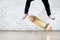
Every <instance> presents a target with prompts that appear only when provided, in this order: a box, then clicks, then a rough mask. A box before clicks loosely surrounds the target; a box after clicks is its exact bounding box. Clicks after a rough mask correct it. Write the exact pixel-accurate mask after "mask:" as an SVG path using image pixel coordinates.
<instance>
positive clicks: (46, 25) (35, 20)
mask: <svg viewBox="0 0 60 40" xmlns="http://www.w3.org/2000/svg"><path fill="white" fill-rule="evenodd" d="M28 18H29V20H30V21H31V22H33V23H34V24H35V25H37V26H39V27H41V28H43V29H44V30H48V31H51V30H52V27H51V26H50V25H49V23H46V22H44V21H42V20H41V19H39V18H37V17H36V16H33V15H30V16H29V17H28Z"/></svg>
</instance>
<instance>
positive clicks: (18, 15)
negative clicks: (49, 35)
mask: <svg viewBox="0 0 60 40" xmlns="http://www.w3.org/2000/svg"><path fill="white" fill-rule="evenodd" d="M25 3H26V0H0V30H1V29H3V30H17V29H18V30H42V29H41V28H40V27H38V26H36V25H35V24H33V23H32V22H30V21H29V20H28V18H26V19H25V20H22V17H23V15H24V7H25ZM49 3H50V7H51V12H52V15H53V16H54V17H55V18H56V20H54V21H52V20H51V19H49V18H48V17H47V15H46V11H45V9H44V5H43V3H42V2H41V0H39V1H38V0H35V1H33V2H32V3H31V7H30V11H29V15H35V16H37V17H39V18H40V19H42V20H44V21H46V22H48V23H50V25H52V28H53V30H60V0H49ZM43 14H44V15H43Z"/></svg>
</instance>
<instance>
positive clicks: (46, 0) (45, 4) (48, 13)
mask: <svg viewBox="0 0 60 40" xmlns="http://www.w3.org/2000/svg"><path fill="white" fill-rule="evenodd" d="M42 2H43V4H44V6H45V9H46V12H47V15H48V17H49V18H51V17H50V16H51V11H50V5H49V3H48V0H42ZM51 19H52V20H54V19H55V18H51Z"/></svg>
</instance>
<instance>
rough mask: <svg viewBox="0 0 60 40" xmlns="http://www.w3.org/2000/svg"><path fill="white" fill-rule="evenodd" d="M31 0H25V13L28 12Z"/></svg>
mask: <svg viewBox="0 0 60 40" xmlns="http://www.w3.org/2000/svg"><path fill="white" fill-rule="evenodd" d="M32 1H33V0H27V1H26V6H25V14H27V13H28V11H29V8H30V4H31V2H32Z"/></svg>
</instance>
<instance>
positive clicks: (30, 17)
mask: <svg viewBox="0 0 60 40" xmlns="http://www.w3.org/2000/svg"><path fill="white" fill-rule="evenodd" d="M28 18H29V19H30V20H31V21H34V20H35V18H36V17H35V16H32V15H31V16H29V17H28Z"/></svg>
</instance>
